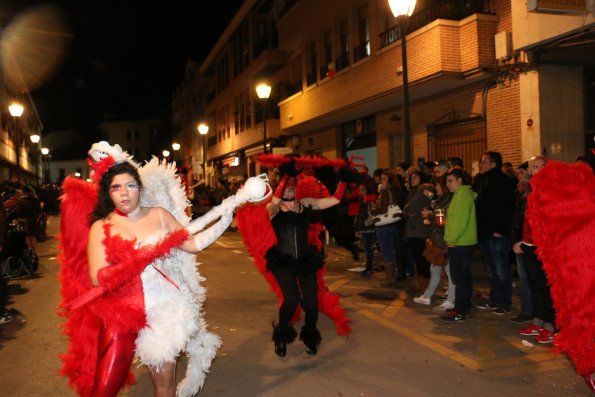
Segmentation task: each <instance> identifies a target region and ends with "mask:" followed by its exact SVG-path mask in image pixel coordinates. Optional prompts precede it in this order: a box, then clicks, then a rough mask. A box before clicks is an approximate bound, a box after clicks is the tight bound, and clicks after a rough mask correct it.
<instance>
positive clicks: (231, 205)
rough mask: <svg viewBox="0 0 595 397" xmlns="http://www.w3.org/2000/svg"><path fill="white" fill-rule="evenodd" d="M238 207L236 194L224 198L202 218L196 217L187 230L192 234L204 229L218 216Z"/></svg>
mask: <svg viewBox="0 0 595 397" xmlns="http://www.w3.org/2000/svg"><path fill="white" fill-rule="evenodd" d="M235 207H236V201H235V198H234V196H230V197H228V198H226V199H225V200H223V202H222V203H221V204H219V205H218V206H216V207H213V208H212V209H211V210H210V211H209V212H207V213H206V214H204V215H203V216H201V217H200V218H196V219H194V220H193V221H191V222H190V223H189V224H188V225H187V226H186V228H185V229H186V230H188V233H189V234H190V235H192V234H195V233H196V232H199V231H201V230H202V229H204V228H205V227H206V226H207V225H208V224H209V223H211V222H213V221H215V220H216V219H217V218H219V217H220V216H222V215H223V214H224V213H226V212H233V210H234V209H235Z"/></svg>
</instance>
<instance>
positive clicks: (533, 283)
mask: <svg viewBox="0 0 595 397" xmlns="http://www.w3.org/2000/svg"><path fill="white" fill-rule="evenodd" d="M521 248H522V250H523V260H524V261H525V270H526V271H527V281H528V282H529V288H530V289H531V300H532V301H533V317H536V318H538V319H540V320H543V321H545V322H546V323H550V324H555V323H556V313H555V312H554V302H553V301H552V295H551V293H550V286H549V285H548V280H547V275H546V273H545V270H543V263H541V261H540V260H539V259H538V258H537V255H536V254H535V250H536V247H534V246H531V245H526V244H523V245H522V246H521Z"/></svg>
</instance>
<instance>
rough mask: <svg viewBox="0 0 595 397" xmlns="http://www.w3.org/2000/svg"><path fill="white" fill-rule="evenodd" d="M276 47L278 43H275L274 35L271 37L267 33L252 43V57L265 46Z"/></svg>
mask: <svg viewBox="0 0 595 397" xmlns="http://www.w3.org/2000/svg"><path fill="white" fill-rule="evenodd" d="M277 47H278V43H277V38H276V37H272V36H269V35H267V36H264V37H261V38H260V40H258V41H257V42H256V44H254V49H253V57H254V58H256V57H257V56H259V55H260V54H261V53H262V52H263V51H264V50H266V49H267V48H277Z"/></svg>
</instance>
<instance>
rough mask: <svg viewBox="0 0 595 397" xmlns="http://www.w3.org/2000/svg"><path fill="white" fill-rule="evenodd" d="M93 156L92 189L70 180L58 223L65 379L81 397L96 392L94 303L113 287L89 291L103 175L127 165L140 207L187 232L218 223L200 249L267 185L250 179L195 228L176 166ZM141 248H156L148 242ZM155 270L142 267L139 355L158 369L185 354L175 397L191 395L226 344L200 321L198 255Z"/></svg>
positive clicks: (176, 253) (175, 253)
mask: <svg viewBox="0 0 595 397" xmlns="http://www.w3.org/2000/svg"><path fill="white" fill-rule="evenodd" d="M89 155H90V157H91V158H93V159H94V160H95V161H94V162H91V161H89V164H90V165H91V167H92V168H93V169H94V173H93V179H94V180H95V183H93V184H91V183H87V182H84V181H81V180H80V179H78V178H70V177H69V178H66V180H65V182H64V186H63V188H64V196H63V199H62V200H63V201H62V211H63V214H62V215H63V216H62V220H61V222H62V224H61V228H62V233H61V249H62V254H61V256H60V261H61V264H62V269H61V272H60V281H61V283H62V289H61V293H62V301H61V304H60V307H61V308H63V309H64V312H63V313H62V314H63V315H64V316H65V317H67V321H66V323H65V324H64V330H65V334H66V335H67V336H68V337H69V339H70V344H69V350H68V352H67V353H65V354H63V355H62V356H61V358H62V360H63V362H64V366H63V368H62V373H63V374H64V375H66V376H68V377H69V378H70V384H71V386H72V387H74V388H76V389H77V391H78V392H79V394H80V395H81V396H87V395H88V394H89V393H90V390H91V388H92V386H93V379H94V371H95V370H94V362H93V361H94V360H95V358H94V357H95V355H96V352H94V351H93V350H92V349H96V344H94V343H93V342H92V341H93V338H94V337H96V336H97V333H98V330H97V329H98V328H99V323H98V322H97V315H96V313H94V312H93V310H94V309H93V304H89V303H90V302H91V303H92V302H93V301H95V300H98V299H99V298H101V296H102V294H103V293H104V292H105V288H109V286H108V284H106V285H102V284H101V283H100V285H99V286H98V287H93V286H92V285H91V283H90V279H89V277H88V263H87V259H86V244H87V239H88V229H89V225H88V222H87V216H88V215H89V214H90V213H91V211H92V209H93V208H94V206H95V203H96V201H97V185H98V183H99V181H100V179H101V175H103V173H105V171H106V170H107V169H109V167H111V166H112V165H114V164H116V163H118V162H122V161H128V162H130V163H131V164H132V165H133V166H135V167H136V168H137V169H138V171H139V175H140V177H141V180H142V183H143V187H144V188H143V191H142V194H141V200H140V205H141V206H143V207H162V208H164V209H166V210H167V211H169V212H170V213H171V214H172V215H173V216H174V217H175V218H176V219H177V220H178V221H179V223H180V224H181V225H186V227H185V229H186V231H187V232H188V234H190V235H194V234H195V233H197V232H200V231H201V230H202V229H204V228H205V227H206V226H207V225H209V224H211V223H213V222H214V221H216V220H217V219H219V220H218V221H217V222H216V223H215V224H213V225H212V226H210V227H209V228H208V229H207V230H206V231H203V232H201V233H198V234H196V235H195V236H194V240H195V242H196V247H197V249H198V250H202V249H204V248H206V247H207V246H209V245H210V244H211V243H213V242H214V241H215V240H216V239H217V238H218V237H219V236H220V235H221V234H222V233H223V232H224V231H225V230H226V229H227V227H228V226H229V224H230V223H231V220H232V216H233V210H234V209H235V208H236V207H237V206H239V205H242V204H244V203H246V202H248V201H256V200H259V199H261V198H263V196H264V194H265V192H266V190H267V185H266V183H265V182H264V181H263V180H262V179H260V178H250V179H249V180H248V181H247V183H246V184H245V185H244V187H243V188H242V189H240V190H239V191H238V193H237V194H236V195H235V196H232V197H229V198H227V199H225V200H224V202H223V203H222V204H221V205H219V206H217V207H215V208H213V209H212V210H211V211H209V212H208V213H207V214H205V215H204V216H203V217H201V218H198V219H196V220H194V221H192V222H190V218H189V217H188V216H187V215H186V212H185V209H186V207H187V206H188V205H189V203H188V201H187V199H186V195H185V191H184V189H183V187H182V185H181V183H180V180H179V178H178V177H177V176H176V174H175V164H167V163H166V162H162V163H160V162H159V160H158V159H157V158H153V159H152V160H151V161H150V162H148V163H146V164H145V165H144V166H139V165H138V164H136V163H134V162H133V161H132V158H131V156H129V155H128V154H127V153H126V152H123V151H122V149H121V148H120V147H119V146H118V145H115V146H110V145H109V144H108V143H107V142H99V143H96V144H94V145H93V147H92V149H91V150H90V151H89ZM269 193H270V187H269ZM182 237H183V238H185V237H184V236H182ZM144 243H145V244H152V242H148V241H146V240H145V242H144ZM155 245H156V250H157V249H159V248H160V247H159V244H158V243H157V244H155ZM150 264H151V265H152V266H147V267H141V268H140V269H143V270H142V273H141V275H140V278H141V280H142V289H143V295H144V305H145V314H146V326H145V327H144V328H142V329H140V331H139V333H138V337H137V339H136V355H137V356H138V357H139V359H140V362H141V363H142V364H145V365H148V366H150V367H152V368H156V369H159V368H160V367H161V366H162V365H163V364H165V363H171V362H175V361H176V359H177V357H178V356H179V355H180V353H182V352H185V353H186V354H187V356H188V367H187V371H186V377H185V378H184V380H183V381H182V382H181V383H180V384H179V385H178V388H177V396H178V397H189V396H193V395H195V394H196V393H197V392H198V391H199V390H200V389H201V388H202V386H203V384H204V381H205V377H206V374H207V373H208V370H209V367H210V365H211V362H212V360H213V359H214V358H215V355H216V352H217V349H218V348H219V346H220V345H221V340H220V339H219V337H218V336H216V335H214V334H212V333H211V332H209V331H208V330H207V324H206V322H205V320H204V318H203V307H202V305H203V302H204V300H205V289H204V288H203V287H202V286H201V285H200V282H201V281H203V280H204V278H202V277H201V275H200V273H199V272H198V269H197V263H196V257H195V255H193V254H189V253H186V252H184V251H182V250H179V249H172V250H168V251H167V255H160V256H158V259H156V260H152V261H151V262H150ZM145 266H146V265H145ZM156 269H159V271H158V270H156ZM160 272H161V273H160ZM126 274H127V273H126V272H125V276H126ZM137 274H138V273H137ZM116 279H117V277H116ZM102 287H105V288H103V289H102ZM100 307H101V306H100ZM94 346H95V347H94Z"/></svg>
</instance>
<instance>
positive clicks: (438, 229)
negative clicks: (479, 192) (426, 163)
mask: <svg viewBox="0 0 595 397" xmlns="http://www.w3.org/2000/svg"><path fill="white" fill-rule="evenodd" d="M434 189H435V191H436V194H435V196H437V197H436V199H435V200H434V201H433V203H432V205H433V209H423V210H422V216H423V217H424V220H426V221H428V223H429V224H430V225H431V231H430V236H429V238H428V239H427V240H426V249H425V250H424V256H425V257H426V259H428V261H430V282H429V283H428V287H427V288H426V290H425V291H424V293H423V294H422V295H420V296H418V297H415V298H413V301H414V302H415V303H419V304H422V305H428V306H429V305H430V304H431V302H432V295H434V293H435V292H436V289H437V288H438V285H439V284H440V276H441V275H442V269H444V272H445V273H446V277H447V278H448V293H447V299H446V300H445V301H444V302H443V303H442V304H441V305H438V306H437V307H436V310H438V311H446V310H449V309H453V308H454V301H455V285H454V283H453V282H452V280H451V278H450V269H449V267H448V259H447V257H446V242H445V241H444V226H445V223H446V209H447V208H448V206H449V204H450V200H451V197H452V195H451V194H450V192H449V191H448V189H447V188H446V177H445V176H442V177H440V178H438V179H437V180H435V182H434ZM428 192H429V191H428ZM426 196H427V194H426Z"/></svg>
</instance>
